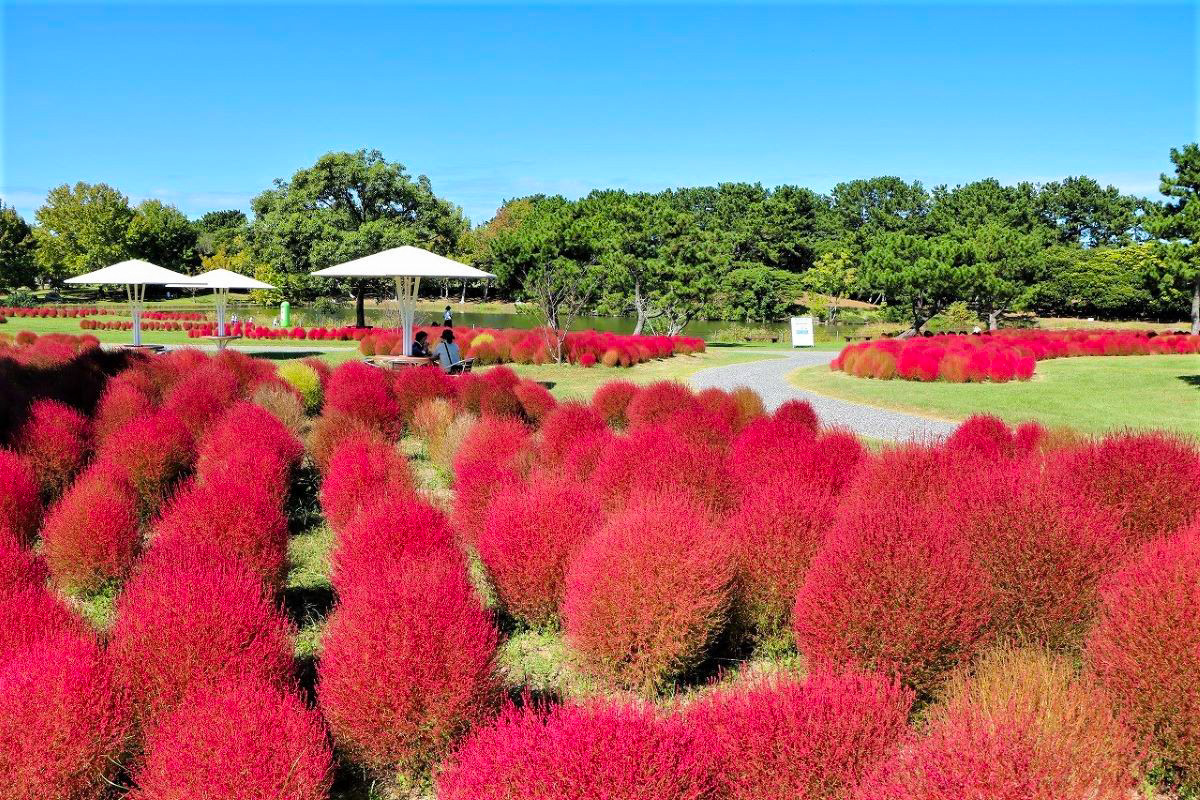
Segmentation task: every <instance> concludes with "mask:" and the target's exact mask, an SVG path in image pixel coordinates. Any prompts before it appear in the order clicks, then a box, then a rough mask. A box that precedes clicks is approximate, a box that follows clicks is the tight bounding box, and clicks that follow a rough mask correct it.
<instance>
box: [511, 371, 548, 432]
mask: <svg viewBox="0 0 1200 800" xmlns="http://www.w3.org/2000/svg"><path fill="white" fill-rule="evenodd" d="M512 391H513V395H514V396H516V398H517V402H518V403H520V404H521V411H522V412H523V413H524V414H525V418H526V419H528V420H529V421H530V422H534V423H537V422H540V421H541V420H542V419H543V418H545V416H546V415H547V414H549V413H550V412H551V411H553V410H554V408H555V406H557V405H558V401H557V400H555V399H554V395H552V394H550V392H549V390H547V389H546V387H544V386H542V385H540V384H538V383H534V382H533V381H529V380H523V381H520V382H519V383H517V384H516V385H515V386H513V390H512Z"/></svg>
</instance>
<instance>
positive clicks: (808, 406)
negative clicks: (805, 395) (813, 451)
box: [771, 400, 821, 433]
mask: <svg viewBox="0 0 1200 800" xmlns="http://www.w3.org/2000/svg"><path fill="white" fill-rule="evenodd" d="M771 419H772V420H774V421H775V422H782V423H786V424H789V425H798V426H800V427H803V428H808V429H809V431H811V432H812V433H816V432H817V430H818V429H820V427H821V422H820V420H819V419H818V418H817V412H816V411H815V410H814V409H813V407H812V403H810V402H808V401H807V400H788V401H787V402H786V403H784V404H783V405H781V406H780V407H779V408H777V409H775V413H774V414H772V415H771Z"/></svg>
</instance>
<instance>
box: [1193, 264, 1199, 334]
mask: <svg viewBox="0 0 1200 800" xmlns="http://www.w3.org/2000/svg"><path fill="white" fill-rule="evenodd" d="M1196 334H1200V269H1198V270H1197V271H1196V282H1195V283H1194V284H1192V335H1193V336H1195V335H1196Z"/></svg>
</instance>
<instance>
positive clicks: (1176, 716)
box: [1086, 523, 1200, 786]
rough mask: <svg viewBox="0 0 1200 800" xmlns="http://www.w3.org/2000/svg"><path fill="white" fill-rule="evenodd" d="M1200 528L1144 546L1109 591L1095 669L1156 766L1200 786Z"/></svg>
mask: <svg viewBox="0 0 1200 800" xmlns="http://www.w3.org/2000/svg"><path fill="white" fill-rule="evenodd" d="M1197 575H1200V523H1198V524H1195V525H1192V526H1191V527H1190V528H1189V529H1186V530H1183V531H1180V532H1179V533H1176V534H1174V535H1172V536H1169V537H1165V538H1162V539H1159V540H1157V541H1155V542H1152V543H1150V544H1148V545H1146V546H1145V548H1144V550H1143V552H1142V554H1141V556H1140V558H1139V559H1138V560H1136V561H1134V562H1132V563H1130V564H1129V565H1128V566H1126V567H1125V568H1124V569H1122V570H1121V571H1119V572H1117V573H1116V574H1114V575H1113V576H1111V578H1110V579H1109V580H1107V581H1106V582H1105V584H1104V586H1103V587H1102V590H1101V597H1102V607H1101V614H1100V620H1099V622H1098V624H1097V625H1096V627H1095V629H1094V630H1093V631H1092V634H1091V636H1090V638H1089V639H1088V643H1087V651H1086V663H1087V667H1088V671H1089V672H1090V674H1091V675H1093V676H1094V677H1095V679H1096V681H1097V682H1098V683H1099V684H1100V686H1101V687H1102V688H1103V689H1104V690H1105V692H1106V693H1107V695H1108V696H1109V698H1110V699H1111V701H1112V703H1113V704H1114V706H1115V707H1116V708H1117V710H1118V712H1119V713H1120V714H1121V715H1122V718H1123V719H1124V720H1125V721H1126V722H1127V723H1128V724H1129V726H1130V728H1131V729H1132V730H1133V732H1134V733H1135V734H1136V735H1137V736H1138V738H1139V739H1140V740H1141V743H1142V746H1143V747H1144V749H1145V750H1146V752H1147V754H1148V756H1149V757H1150V761H1151V763H1152V764H1154V763H1157V764H1161V765H1163V766H1166V767H1168V768H1170V769H1173V770H1177V771H1178V773H1179V775H1180V778H1181V779H1182V781H1181V782H1183V783H1185V784H1190V785H1192V786H1197V785H1200V581H1197V578H1196V576H1197Z"/></svg>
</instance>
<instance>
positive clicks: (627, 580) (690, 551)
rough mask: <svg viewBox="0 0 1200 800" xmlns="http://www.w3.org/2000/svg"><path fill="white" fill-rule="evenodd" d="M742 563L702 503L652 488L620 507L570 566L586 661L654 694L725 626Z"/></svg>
mask: <svg viewBox="0 0 1200 800" xmlns="http://www.w3.org/2000/svg"><path fill="white" fill-rule="evenodd" d="M731 580H732V565H731V559H730V556H729V553H728V547H727V545H726V544H725V540H724V537H723V536H722V535H721V533H720V532H719V531H718V529H717V528H715V527H714V525H713V524H712V522H711V521H710V519H709V518H708V516H707V514H706V512H705V510H704V509H703V507H702V506H700V505H698V504H696V503H695V502H691V501H688V500H686V499H685V498H682V497H666V496H659V497H656V498H649V497H648V498H647V499H646V500H645V501H643V502H641V503H638V504H636V505H630V506H628V507H627V508H625V509H624V510H623V511H621V512H618V513H616V514H615V515H614V516H613V517H612V518H611V519H610V520H609V521H608V522H607V523H606V524H605V526H604V527H603V528H601V529H600V531H599V532H598V533H597V534H596V535H595V536H594V537H593V538H592V539H591V540H589V541H588V543H587V544H586V545H585V546H584V547H583V548H582V549H581V550H580V551H579V554H578V555H577V556H576V558H575V560H574V562H573V564H572V565H571V568H570V571H569V572H568V574H567V579H566V587H565V596H564V600H563V608H562V613H563V619H564V622H565V630H566V636H567V641H568V643H569V644H570V645H571V647H572V649H573V650H574V651H575V653H576V654H577V655H578V657H579V659H580V661H581V664H582V666H583V667H584V669H586V670H587V671H588V672H589V673H590V674H592V675H593V676H595V677H596V678H597V679H599V680H601V681H603V682H604V683H607V684H609V685H611V686H615V687H619V688H623V689H631V690H636V691H640V692H643V693H646V694H653V693H655V692H657V691H658V690H660V689H662V688H665V687H666V686H668V685H669V684H670V683H671V682H672V681H674V680H675V679H677V678H678V677H680V676H682V675H684V674H685V673H687V671H688V670H690V669H692V668H694V667H696V666H697V665H698V664H699V663H700V662H701V661H702V660H703V658H704V657H705V655H706V654H707V651H708V647H709V645H710V644H711V643H712V642H713V641H714V640H715V638H716V637H717V635H718V634H719V633H720V632H721V630H722V628H723V626H724V624H725V622H726V613H727V611H728V608H729V603H730V584H731Z"/></svg>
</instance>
